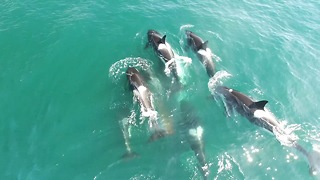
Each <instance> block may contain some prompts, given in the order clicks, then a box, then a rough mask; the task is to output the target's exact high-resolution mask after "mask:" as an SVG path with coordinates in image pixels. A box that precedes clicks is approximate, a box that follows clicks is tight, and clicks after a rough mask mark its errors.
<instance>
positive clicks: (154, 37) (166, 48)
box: [146, 30, 174, 63]
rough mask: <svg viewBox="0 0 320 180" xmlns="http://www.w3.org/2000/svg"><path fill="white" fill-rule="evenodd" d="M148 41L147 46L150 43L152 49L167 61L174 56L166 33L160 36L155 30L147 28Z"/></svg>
mask: <svg viewBox="0 0 320 180" xmlns="http://www.w3.org/2000/svg"><path fill="white" fill-rule="evenodd" d="M147 34H148V43H147V46H146V47H148V46H149V45H152V47H153V49H154V50H155V51H156V52H157V54H158V55H159V56H160V57H161V59H162V60H163V61H164V62H165V63H167V62H169V61H170V60H172V59H173V58H174V53H173V50H172V48H171V45H170V44H169V43H168V42H167V41H166V37H167V36H166V35H164V36H162V35H161V34H160V33H159V32H157V31H155V30H148V33H147Z"/></svg>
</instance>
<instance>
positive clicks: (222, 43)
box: [0, 0, 320, 180]
mask: <svg viewBox="0 0 320 180" xmlns="http://www.w3.org/2000/svg"><path fill="white" fill-rule="evenodd" d="M148 29H155V30H157V31H159V32H160V33H162V34H166V35H167V41H168V42H169V43H170V44H171V46H172V47H173V49H174V50H175V52H176V53H177V54H179V55H181V56H187V57H190V58H192V60H193V62H192V64H191V66H189V67H188V68H187V71H186V72H188V73H187V76H186V77H187V78H186V82H187V86H186V88H185V89H183V90H182V91H181V92H178V93H173V94H171V93H168V90H169V89H170V87H171V83H170V79H169V78H167V77H166V76H165V75H164V74H163V65H162V64H161V62H160V61H159V59H158V57H157V56H156V55H155V53H154V52H153V51H152V50H151V49H144V46H145V44H146V42H147V36H146V33H147V30H148ZM186 29H189V30H191V31H194V32H195V33H196V34H198V35H199V36H201V37H202V38H203V39H205V40H209V47H210V48H211V50H212V52H213V53H214V54H215V55H216V56H217V57H219V58H220V59H221V61H216V66H217V69H218V70H219V71H225V72H227V73H229V74H231V75H232V76H231V77H224V78H221V79H220V83H222V84H224V85H226V86H229V87H232V88H234V89H237V90H239V91H241V92H243V93H245V94H248V95H250V96H251V97H252V98H254V99H267V100H268V101H269V103H268V105H267V107H268V108H269V109H270V110H271V111H272V112H273V113H274V114H275V115H276V117H278V118H279V119H280V120H281V121H283V122H287V123H288V125H290V124H291V125H300V126H301V128H300V129H298V130H296V131H295V132H294V133H295V134H296V135H297V136H299V138H300V139H299V143H300V144H302V145H303V146H304V147H305V148H306V149H307V150H311V149H312V148H319V146H320V115H319V107H320V104H319V102H320V97H319V96H318V92H320V86H319V84H320V80H319V76H320V63H319V57H320V45H319V42H320V2H319V1H316V0H311V1H308V2H306V1H300V0H298V1H292V2H289V1H275V2H264V1H256V2H250V1H237V2H235V1H232V2H228V1H221V0H220V1H202V0H201V1H197V2H194V1H181V0H178V1H170V2H162V1H134V2H133V1H132V2H129V1H114V2H108V1H101V0H97V1H92V0H88V1H79V2H65V1H34V0H30V1H25V2H22V1H15V0H4V1H2V2H1V3H0V110H1V115H0V122H1V123H0V137H1V141H0V153H1V161H0V179H30V180H31V179H141V180H142V179H201V174H200V173H199V171H198V168H197V160H196V158H195V156H194V154H193V152H192V150H191V149H190V147H189V146H188V144H187V143H185V142H184V141H183V140H182V138H181V133H180V132H181V131H182V130H181V128H180V129H179V121H181V113H180V111H179V100H180V99H181V98H187V99H189V100H190V101H191V102H192V104H193V106H194V107H195V109H196V112H197V114H198V115H199V117H200V123H201V125H202V127H203V129H204V143H205V150H206V156H207V160H208V163H209V164H210V168H209V170H210V172H211V173H210V176H209V179H285V178H286V179H287V178H290V179H313V178H314V177H311V176H310V175H309V172H308V162H307V160H306V158H305V157H304V156H303V155H302V154H301V153H299V152H297V151H296V150H294V149H292V148H289V147H284V146H281V145H280V144H279V142H278V141H277V140H276V139H275V138H274V136H273V135H272V134H270V133H268V132H266V131H265V130H263V129H261V128H258V127H257V126H254V125H252V124H250V123H249V122H248V120H246V119H245V118H243V117H241V116H239V115H235V116H232V117H231V118H226V116H225V112H224V108H223V104H222V103H221V102H220V101H215V100H213V99H210V98H208V96H209V95H210V92H209V89H208V81H209V78H208V77H207V76H206V72H205V69H204V68H203V66H202V65H201V64H200V62H199V60H198V59H197V57H196V56H195V54H194V53H193V52H191V51H188V50H185V48H184V46H185V45H186V44H185V35H184V31H185V30H186ZM137 57H141V58H143V59H144V60H145V61H146V64H147V65H148V66H147V67H149V68H148V71H149V72H150V73H151V77H152V79H153V80H154V81H153V82H152V84H151V85H150V86H151V87H152V89H153V90H154V91H155V103H156V104H158V105H157V107H158V108H159V109H161V113H163V114H164V116H166V117H167V118H165V119H169V120H170V122H171V124H172V130H173V131H174V133H173V134H172V135H171V136H169V137H166V138H163V139H161V140H158V141H155V142H152V143H148V142H147V140H148V138H149V136H150V132H149V131H148V128H147V126H148V125H147V121H145V122H144V123H143V124H140V118H139V107H138V105H136V104H135V105H134V104H133V98H132V94H131V93H130V92H129V91H127V90H126V89H127V86H126V79H125V75H124V70H125V67H126V66H127V65H128V64H130V63H131V62H132V61H138V59H139V58H137ZM116 65H118V66H117V67H118V68H116V69H112V68H111V67H115V66H116ZM139 67H140V66H139ZM140 68H141V67H140ZM116 70H118V71H116ZM132 111H133V112H136V114H137V117H136V118H135V119H136V122H134V123H135V125H133V126H132V127H131V135H132V136H131V139H130V145H131V147H132V149H133V150H134V151H135V152H137V153H138V154H139V157H137V158H134V159H132V160H122V159H121V156H122V155H123V154H124V153H125V151H126V147H125V144H124V137H123V134H122V131H121V122H122V119H123V118H125V117H128V116H129V115H130V114H131V113H132ZM170 115H171V116H170Z"/></svg>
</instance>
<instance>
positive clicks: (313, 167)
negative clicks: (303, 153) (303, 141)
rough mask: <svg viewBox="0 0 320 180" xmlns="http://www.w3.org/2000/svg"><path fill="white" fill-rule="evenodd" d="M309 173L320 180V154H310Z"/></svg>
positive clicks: (312, 152) (313, 152)
mask: <svg viewBox="0 0 320 180" xmlns="http://www.w3.org/2000/svg"><path fill="white" fill-rule="evenodd" d="M308 160H309V172H310V174H311V175H314V176H316V177H319V178H320V152H318V151H315V150H312V151H310V152H309V153H308Z"/></svg>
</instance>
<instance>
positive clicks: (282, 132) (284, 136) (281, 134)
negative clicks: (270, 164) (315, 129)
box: [273, 124, 300, 147]
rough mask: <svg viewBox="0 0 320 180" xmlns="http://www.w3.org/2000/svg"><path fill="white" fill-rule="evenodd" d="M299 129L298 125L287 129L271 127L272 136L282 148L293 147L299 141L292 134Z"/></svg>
mask: <svg viewBox="0 0 320 180" xmlns="http://www.w3.org/2000/svg"><path fill="white" fill-rule="evenodd" d="M298 129H300V125H298V124H292V125H289V126H287V127H283V128H282V127H281V126H280V127H273V134H274V135H275V136H276V138H277V140H278V141H279V142H280V144H281V145H283V146H288V147H293V146H295V144H296V142H297V141H298V140H299V137H298V136H297V135H295V134H294V131H296V130H298Z"/></svg>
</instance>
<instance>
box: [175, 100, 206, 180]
mask: <svg viewBox="0 0 320 180" xmlns="http://www.w3.org/2000/svg"><path fill="white" fill-rule="evenodd" d="M180 111H181V115H182V116H181V117H182V120H181V123H180V124H181V129H182V130H183V131H184V133H183V134H184V136H185V138H186V140H187V142H188V143H189V145H190V147H191V149H192V150H193V151H194V154H195V156H196V158H197V160H198V163H199V166H198V169H199V170H200V171H201V174H202V175H203V178H204V179H207V178H208V176H209V173H210V172H209V165H208V163H207V160H206V156H205V147H204V142H203V137H202V136H203V128H202V126H201V125H200V122H199V117H198V116H197V114H196V111H195V110H194V107H193V106H192V105H191V103H190V102H187V101H185V100H182V101H181V102H180Z"/></svg>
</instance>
